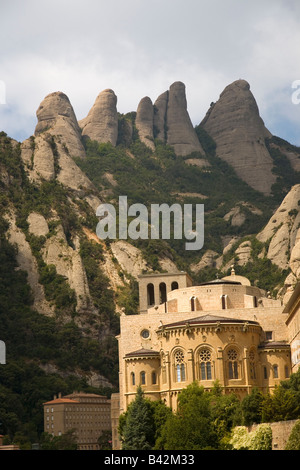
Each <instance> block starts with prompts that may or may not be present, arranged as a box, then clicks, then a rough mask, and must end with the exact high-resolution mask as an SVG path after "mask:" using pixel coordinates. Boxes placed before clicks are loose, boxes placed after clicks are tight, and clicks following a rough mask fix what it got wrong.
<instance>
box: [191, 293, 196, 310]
mask: <svg viewBox="0 0 300 470" xmlns="http://www.w3.org/2000/svg"><path fill="white" fill-rule="evenodd" d="M195 310H196V297H194V296H193V297H191V311H192V312H194V311H195Z"/></svg>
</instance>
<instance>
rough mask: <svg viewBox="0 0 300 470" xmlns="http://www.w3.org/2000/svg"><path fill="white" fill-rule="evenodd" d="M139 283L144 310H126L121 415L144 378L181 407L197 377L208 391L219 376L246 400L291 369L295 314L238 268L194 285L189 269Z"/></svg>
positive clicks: (150, 390)
mask: <svg viewBox="0 0 300 470" xmlns="http://www.w3.org/2000/svg"><path fill="white" fill-rule="evenodd" d="M139 289H140V314H139V315H130V316H125V315H122V316H121V325H120V335H119V336H118V342H119V373H120V379H119V397H118V399H119V403H120V410H119V411H120V414H121V413H123V412H124V411H126V409H127V407H128V405H129V404H130V402H131V401H132V400H134V398H135V394H136V390H137V386H138V385H141V387H142V389H143V391H144V395H145V397H148V398H150V399H152V400H159V399H160V400H163V401H164V402H165V403H166V405H167V406H170V407H171V408H172V409H173V410H174V411H175V410H176V408H177V396H178V394H179V393H180V391H181V390H182V389H183V388H186V387H187V386H188V385H189V384H190V383H192V382H193V381H195V380H196V381H198V383H199V384H200V385H202V386H204V388H206V389H207V390H210V389H211V388H212V387H213V384H214V382H215V381H216V380H218V381H219V383H220V385H221V386H222V387H223V391H224V393H232V392H234V393H236V394H237V395H238V396H239V397H240V398H241V399H242V398H243V397H244V396H246V395H247V394H248V393H250V392H251V390H252V389H253V388H254V387H258V388H259V389H260V390H261V391H262V392H268V391H272V389H273V388H274V387H275V386H276V385H279V383H280V382H281V381H282V380H285V379H287V378H288V377H289V376H290V373H291V369H292V366H291V354H290V344H289V336H288V329H287V325H286V321H287V319H288V313H286V312H285V311H283V306H282V303H281V301H278V300H273V299H271V298H269V297H268V296H267V295H266V294H265V293H264V292H263V291H262V290H261V289H259V288H258V287H254V286H251V285H250V282H249V280H248V279H246V278H244V277H241V276H236V275H235V273H234V271H232V275H231V276H228V277H226V278H223V279H217V280H215V281H212V282H207V283H203V284H201V285H198V286H193V285H192V282H191V279H190V277H189V276H188V275H187V274H186V273H182V272H179V273H174V274H170V273H168V274H161V275H144V276H140V278H139Z"/></svg>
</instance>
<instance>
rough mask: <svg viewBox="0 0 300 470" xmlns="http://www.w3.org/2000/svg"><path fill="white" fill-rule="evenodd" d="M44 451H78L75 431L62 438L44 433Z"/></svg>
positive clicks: (42, 444)
mask: <svg viewBox="0 0 300 470" xmlns="http://www.w3.org/2000/svg"><path fill="white" fill-rule="evenodd" d="M41 449H42V450H77V442H76V436H75V431H74V430H73V429H70V430H69V431H67V432H66V433H65V434H62V435H61V436H52V435H51V434H48V433H44V434H43V435H42V442H41Z"/></svg>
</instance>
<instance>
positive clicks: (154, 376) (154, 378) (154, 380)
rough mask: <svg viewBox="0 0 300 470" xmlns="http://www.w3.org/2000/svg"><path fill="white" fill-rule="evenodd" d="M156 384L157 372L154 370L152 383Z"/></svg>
mask: <svg viewBox="0 0 300 470" xmlns="http://www.w3.org/2000/svg"><path fill="white" fill-rule="evenodd" d="M155 384H156V372H152V385H155Z"/></svg>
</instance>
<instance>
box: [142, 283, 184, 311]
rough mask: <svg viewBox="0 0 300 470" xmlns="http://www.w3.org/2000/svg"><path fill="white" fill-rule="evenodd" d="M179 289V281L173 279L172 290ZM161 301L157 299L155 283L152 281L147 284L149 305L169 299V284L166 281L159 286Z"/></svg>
mask: <svg viewBox="0 0 300 470" xmlns="http://www.w3.org/2000/svg"><path fill="white" fill-rule="evenodd" d="M175 289H178V282H176V281H173V282H172V284H171V290H175ZM158 291H159V301H158V302H157V301H156V300H155V292H154V285H153V284H152V282H151V283H150V284H148V285H147V302H148V306H152V305H156V304H163V303H165V302H166V301H167V286H166V283H165V282H161V283H160V284H159V286H158Z"/></svg>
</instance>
